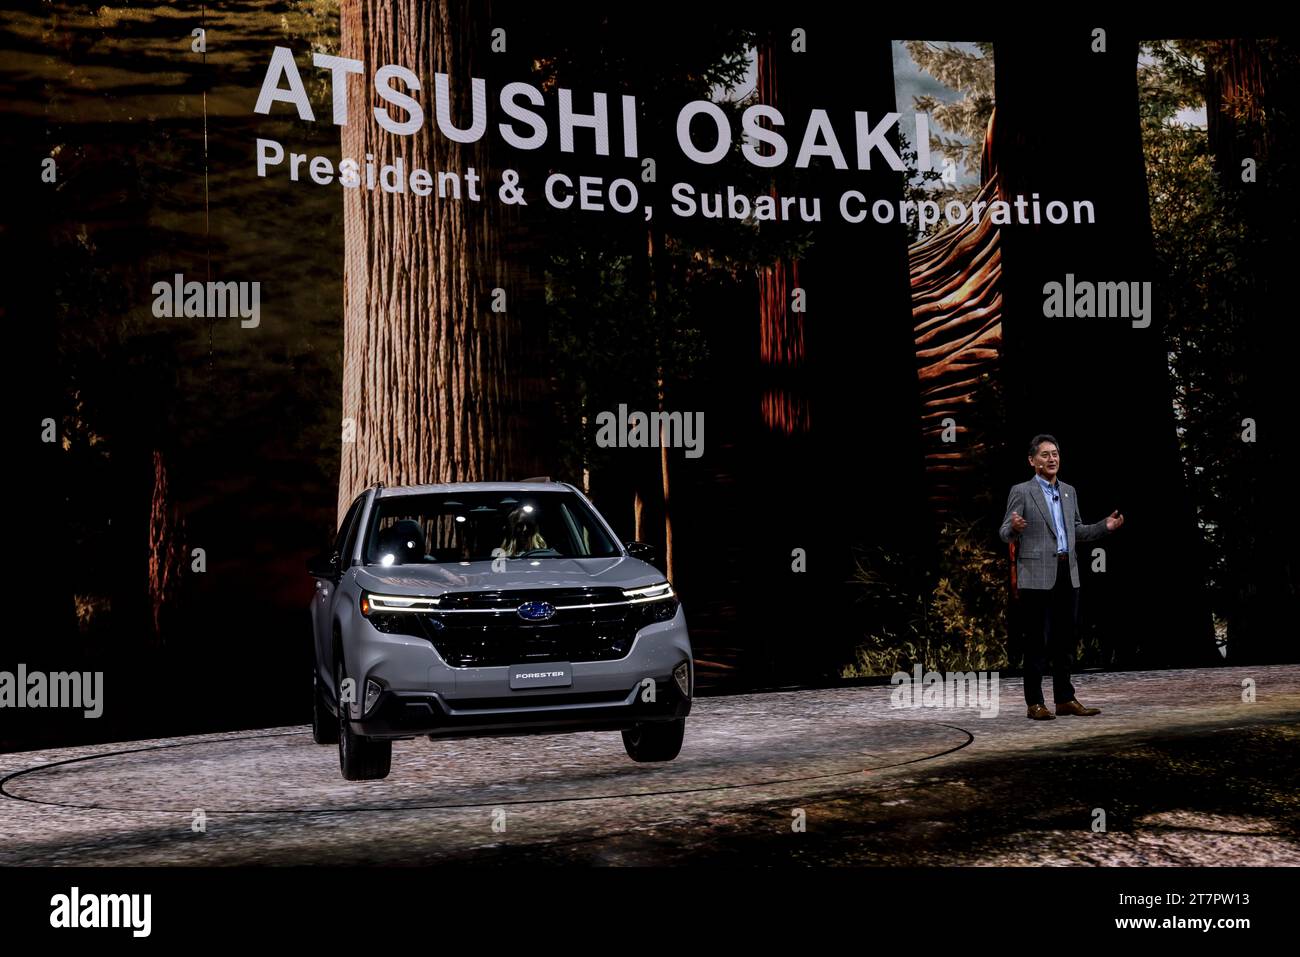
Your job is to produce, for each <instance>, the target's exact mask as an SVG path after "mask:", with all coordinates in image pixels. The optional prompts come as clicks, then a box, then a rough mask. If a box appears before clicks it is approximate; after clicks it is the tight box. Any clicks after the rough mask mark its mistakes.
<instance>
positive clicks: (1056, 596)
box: [1020, 559, 1079, 704]
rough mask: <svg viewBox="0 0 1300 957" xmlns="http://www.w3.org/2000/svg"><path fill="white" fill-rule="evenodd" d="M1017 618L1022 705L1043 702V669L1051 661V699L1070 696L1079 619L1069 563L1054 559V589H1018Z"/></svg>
mask: <svg viewBox="0 0 1300 957" xmlns="http://www.w3.org/2000/svg"><path fill="white" fill-rule="evenodd" d="M1020 605H1021V607H1020V620H1021V623H1022V627H1023V628H1024V642H1025V704H1044V703H1045V702H1044V701H1043V672H1044V671H1045V670H1046V667H1047V661H1048V658H1049V657H1050V658H1051V664H1052V699H1053V700H1054V701H1055V702H1056V703H1057V704H1060V703H1062V702H1065V701H1072V700H1073V699H1074V685H1072V684H1070V672H1071V670H1073V668H1074V645H1075V628H1076V626H1077V625H1078V621H1079V589H1077V588H1075V587H1074V586H1073V585H1072V584H1071V583H1070V563H1069V562H1068V561H1060V560H1059V559H1058V560H1057V568H1056V586H1055V587H1054V588H1050V589H1049V588H1022V589H1020Z"/></svg>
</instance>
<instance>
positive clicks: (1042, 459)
mask: <svg viewBox="0 0 1300 957" xmlns="http://www.w3.org/2000/svg"><path fill="white" fill-rule="evenodd" d="M1029 466H1030V468H1032V469H1033V470H1034V477H1033V478H1031V479H1030V480H1029V481H1028V482H1021V483H1020V484H1019V485H1015V486H1012V488H1011V495H1010V496H1008V498H1007V515H1006V518H1004V519H1003V520H1002V528H1001V529H1000V531H999V532H998V534H999V535H1001V537H1002V540H1003V541H1004V542H1012V541H1014V542H1016V543H1017V545H1016V579H1017V581H1018V582H1019V586H1020V587H1019V592H1020V603H1021V607H1022V614H1021V620H1022V621H1023V624H1024V630H1025V704H1026V705H1028V707H1029V713H1028V716H1029V717H1030V718H1034V719H1035V720H1038V721H1046V720H1050V719H1051V718H1053V717H1055V716H1056V715H1053V714H1052V713H1051V712H1050V711H1048V710H1047V706H1046V705H1045V704H1044V702H1043V671H1044V669H1045V666H1046V663H1047V657H1048V654H1049V653H1050V655H1051V658H1052V697H1053V699H1054V700H1055V702H1056V714H1057V715H1094V714H1100V713H1101V710H1100V709H1099V708H1085V707H1084V706H1083V705H1081V704H1079V702H1078V701H1077V700H1076V699H1075V697H1074V685H1072V684H1071V683H1070V671H1071V670H1072V668H1073V666H1074V646H1075V627H1076V625H1077V624H1078V616H1079V562H1078V557H1077V554H1076V552H1075V545H1076V543H1078V542H1091V541H1095V540H1096V539H1099V538H1101V537H1102V536H1103V535H1108V534H1110V533H1111V532H1113V531H1115V530H1116V529H1117V528H1119V527H1120V526H1121V525H1123V524H1124V516H1122V515H1120V513H1119V512H1111V514H1110V516H1109V517H1107V518H1106V519H1104V520H1102V521H1100V522H1097V523H1096V524H1093V525H1085V524H1084V523H1083V519H1082V518H1080V517H1079V495H1078V493H1077V492H1075V490H1074V486H1073V485H1066V484H1065V483H1064V482H1061V481H1058V480H1057V477H1056V473H1057V471H1058V469H1060V467H1061V453H1060V450H1059V448H1058V447H1057V444H1056V439H1054V438H1053V437H1052V436H1050V435H1036V436H1034V439H1033V441H1032V442H1030V444H1029ZM1067 572H1068V574H1067Z"/></svg>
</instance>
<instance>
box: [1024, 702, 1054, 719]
mask: <svg viewBox="0 0 1300 957" xmlns="http://www.w3.org/2000/svg"><path fill="white" fill-rule="evenodd" d="M1025 717H1027V718H1033V719H1034V720H1035V721H1051V720H1053V719H1054V718H1055V717H1056V715H1054V714H1052V712H1050V711H1048V710H1047V706H1046V705H1041V704H1031V705H1030V706H1029V713H1028V714H1027V715H1025Z"/></svg>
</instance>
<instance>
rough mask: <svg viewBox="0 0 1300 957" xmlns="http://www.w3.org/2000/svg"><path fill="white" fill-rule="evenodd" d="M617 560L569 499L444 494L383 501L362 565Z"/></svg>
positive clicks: (613, 547)
mask: <svg viewBox="0 0 1300 957" xmlns="http://www.w3.org/2000/svg"><path fill="white" fill-rule="evenodd" d="M620 554H622V553H621V552H620V551H619V548H618V545H617V544H615V542H614V540H613V539H612V538H611V537H610V536H609V534H608V533H607V532H606V531H605V529H604V528H603V527H602V526H601V524H600V522H599V521H597V520H596V517H595V516H594V515H593V514H592V513H591V510H590V509H589V508H588V507H587V505H586V503H585V502H583V501H582V500H581V499H580V498H579V497H578V496H576V495H574V494H573V493H572V492H444V493H438V494H430V495H397V496H393V497H391V498H380V499H379V501H378V503H377V506H376V508H375V511H374V516H373V518H372V519H371V522H370V528H369V531H368V533H367V535H366V548H365V561H366V564H369V565H415V564H422V563H427V562H475V561H491V560H492V559H494V558H506V559H516V558H532V559H542V558H606V557H614V556H617V555H620Z"/></svg>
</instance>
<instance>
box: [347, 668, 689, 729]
mask: <svg viewBox="0 0 1300 957" xmlns="http://www.w3.org/2000/svg"><path fill="white" fill-rule="evenodd" d="M655 681H656V689H655V690H656V693H655V700H654V701H653V702H647V701H645V700H643V698H644V695H643V693H642V685H641V684H640V682H638V683H637V684H636V685H634V686H633V687H631V688H630V689H628V690H627V692H626V693H625V694H622V695H621V696H617V695H616V693H611V692H570V691H568V690H567V689H565V690H562V691H559V692H556V693H553V694H542V693H541V692H538V691H535V692H532V693H530V694H528V695H526V696H524V695H520V696H518V697H500V698H474V699H463V700H459V701H448V700H447V699H445V698H443V697H442V695H440V694H437V693H436V692H418V691H407V692H395V691H384V692H382V693H381V694H380V696H379V700H378V701H376V702H375V706H374V708H373V709H372V710H371V711H370V713H369V714H368V715H367V716H366V717H365V718H364V719H362V720H360V721H353V722H352V729H353V730H354V731H356V732H357V733H359V734H363V735H366V736H367V737H373V738H407V737H414V736H417V735H428V736H429V737H431V738H463V737H480V736H486V735H494V734H501V735H517V734H557V733H561V732H568V731H617V730H619V729H621V728H630V727H632V726H633V725H635V724H638V723H640V722H644V721H667V720H671V719H673V718H684V717H686V716H687V715H688V714H690V712H691V701H690V699H689V698H687V697H686V696H684V695H683V694H682V693H681V692H680V691H679V690H678V688H677V683H676V682H675V681H674V680H673V678H672V676H671V675H662V676H659V677H657V678H656V679H655Z"/></svg>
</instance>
